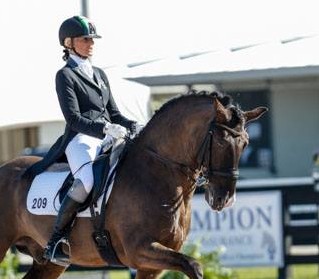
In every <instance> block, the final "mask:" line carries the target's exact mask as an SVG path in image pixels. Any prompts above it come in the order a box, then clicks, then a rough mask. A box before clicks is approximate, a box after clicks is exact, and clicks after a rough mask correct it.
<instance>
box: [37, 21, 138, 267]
mask: <svg viewBox="0 0 319 279" xmlns="http://www.w3.org/2000/svg"><path fill="white" fill-rule="evenodd" d="M97 38H101V36H99V35H98V34H97V33H96V28H95V25H94V24H93V23H92V21H91V20H89V19H88V18H85V17H82V16H74V17H71V18H68V19H66V20H65V21H64V22H63V23H62V25H61V27H60V30H59V41H60V44H61V46H63V47H64V56H63V59H64V60H65V61H66V65H65V66H64V67H63V68H62V69H60V70H59V71H58V72H57V74H56V92H57V95H58V99H59V103H60V107H61V110H62V112H63V115H64V118H65V121H66V128H65V132H64V134H63V135H62V136H61V137H60V138H59V139H58V140H57V142H56V143H55V144H54V145H53V146H52V147H51V149H50V150H49V152H48V154H47V155H46V156H45V158H44V159H43V160H41V161H39V162H38V163H36V164H34V165H33V166H32V167H31V169H32V170H31V172H32V173H33V174H39V173H40V172H42V171H44V170H45V169H46V168H47V167H48V166H50V165H51V164H53V163H54V162H56V161H57V160H58V159H59V158H61V157H62V156H63V155H64V154H65V155H66V158H67V161H68V163H69V165H70V169H71V171H72V174H73V176H74V183H73V185H72V187H71V188H70V190H69V192H68V193H67V195H66V196H65V198H64V199H63V201H62V203H61V207H60V209H59V212H58V216H57V219H56V221H55V224H54V229H53V234H52V235H51V238H50V240H49V242H48V244H47V246H46V248H45V251H44V258H45V259H47V260H51V261H53V262H56V263H59V262H60V263H61V262H62V263H66V264H68V263H69V256H68V255H67V254H65V253H64V252H63V250H62V245H57V244H58V243H60V241H61V239H64V238H65V237H66V235H67V234H68V232H69V230H70V227H71V224H72V222H73V220H74V218H75V216H76V213H77V210H78V209H79V207H80V205H81V204H82V203H83V202H84V201H85V200H86V198H87V197H88V195H89V193H90V191H91V189H92V187H93V170H92V164H93V163H92V161H93V160H94V159H95V158H96V157H97V155H98V154H99V153H100V151H101V149H102V145H103V143H105V142H108V143H111V144H112V142H114V140H115V139H118V138H121V137H123V136H124V135H125V134H126V131H127V130H126V129H129V130H130V131H131V133H134V132H135V130H136V129H137V124H136V122H134V121H131V120H129V119H127V118H125V117H124V116H123V115H122V114H121V113H120V111H119V110H118V108H117V105H116V103H115V102H114V99H113V97H112V93H111V90H110V86H109V82H108V79H107V77H106V75H105V73H104V72H103V70H102V69H100V68H97V67H94V66H92V64H91V62H90V57H91V56H92V54H93V45H94V39H97ZM124 127H125V128H126V129H125V128H124Z"/></svg>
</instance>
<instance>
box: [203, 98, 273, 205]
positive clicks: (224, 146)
mask: <svg viewBox="0 0 319 279" xmlns="http://www.w3.org/2000/svg"><path fill="white" fill-rule="evenodd" d="M214 108H215V117H214V119H213V121H212V122H211V124H210V127H209V131H208V133H207V136H206V138H205V140H204V143H203V149H204V155H203V163H202V169H203V170H202V174H203V175H204V177H205V178H206V179H207V183H206V185H205V198H206V201H207V203H208V204H209V205H210V207H211V208H212V209H213V210H217V211H220V210H222V209H223V208H224V207H227V206H230V205H231V204H232V203H233V202H234V200H235V186H236V182H237V178H238V174H239V172H238V164H239V159H240V156H241V154H242V152H243V150H244V148H245V147H246V146H247V145H248V140H249V137H248V134H247V132H246V129H245V125H246V124H247V123H248V122H250V121H253V120H256V119H257V118H259V117H260V116H261V115H262V114H263V113H265V112H266V111H267V110H268V109H267V108H265V107H258V108H255V109H253V110H250V111H242V110H240V109H239V108H238V107H235V106H226V107H224V106H223V105H222V104H221V103H220V102H219V101H218V99H217V98H215V99H214Z"/></svg>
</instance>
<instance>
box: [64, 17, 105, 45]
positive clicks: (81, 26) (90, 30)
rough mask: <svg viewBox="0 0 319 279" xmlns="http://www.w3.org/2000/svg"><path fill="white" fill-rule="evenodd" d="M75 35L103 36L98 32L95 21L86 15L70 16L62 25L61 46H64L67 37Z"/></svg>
mask: <svg viewBox="0 0 319 279" xmlns="http://www.w3.org/2000/svg"><path fill="white" fill-rule="evenodd" d="M75 37H87V38H102V37H101V36H100V35H98V34H97V33H96V28H95V25H94V23H93V22H92V21H91V20H89V19H88V18H86V17H84V16H74V17H71V18H68V19H66V20H65V21H64V22H63V23H62V24H61V26H60V30H59V41H60V45H61V46H64V40H65V39H66V38H75Z"/></svg>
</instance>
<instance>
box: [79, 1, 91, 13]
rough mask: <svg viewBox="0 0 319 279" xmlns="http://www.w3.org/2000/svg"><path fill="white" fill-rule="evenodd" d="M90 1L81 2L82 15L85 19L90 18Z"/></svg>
mask: <svg viewBox="0 0 319 279" xmlns="http://www.w3.org/2000/svg"><path fill="white" fill-rule="evenodd" d="M88 2H89V1H88V0H81V14H82V15H83V16H85V17H89V3H88Z"/></svg>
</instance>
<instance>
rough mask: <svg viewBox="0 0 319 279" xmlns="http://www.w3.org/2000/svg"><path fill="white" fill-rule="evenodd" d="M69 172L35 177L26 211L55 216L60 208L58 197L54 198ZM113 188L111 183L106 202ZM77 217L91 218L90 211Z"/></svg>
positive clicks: (83, 212)
mask: <svg viewBox="0 0 319 279" xmlns="http://www.w3.org/2000/svg"><path fill="white" fill-rule="evenodd" d="M68 174H69V172H44V173H41V174H39V175H37V176H36V177H35V178H34V179H33V182H32V185H31V187H30V190H29V193H28V196H27V209H28V211H29V212H30V213H32V214H35V215H55V216H56V215H57V214H58V211H59V208H60V201H59V197H56V194H57V192H58V190H59V189H60V188H61V187H62V184H63V182H64V181H65V179H66V177H67V176H68ZM112 187H113V182H112V183H111V185H110V187H109V189H108V193H107V200H108V197H109V195H110V192H111V190H112ZM101 203H102V198H100V199H99V200H98V206H97V208H96V209H95V211H97V212H99V211H100V208H101ZM77 216H78V217H91V213H90V209H89V208H87V209H86V210H85V211H82V212H79V213H78V214H77Z"/></svg>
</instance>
